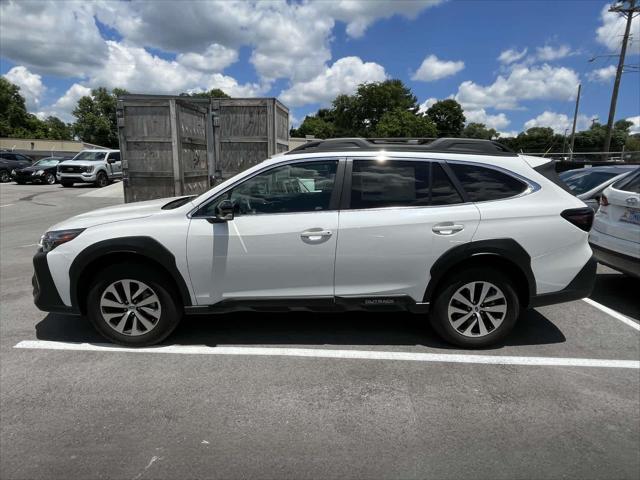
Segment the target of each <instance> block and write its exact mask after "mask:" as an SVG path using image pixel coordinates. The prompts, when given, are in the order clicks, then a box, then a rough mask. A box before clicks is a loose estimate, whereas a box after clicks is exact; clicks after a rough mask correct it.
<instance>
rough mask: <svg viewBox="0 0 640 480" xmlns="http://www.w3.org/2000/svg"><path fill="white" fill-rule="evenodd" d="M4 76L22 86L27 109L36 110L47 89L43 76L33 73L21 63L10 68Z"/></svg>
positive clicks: (21, 91)
mask: <svg viewBox="0 0 640 480" xmlns="http://www.w3.org/2000/svg"><path fill="white" fill-rule="evenodd" d="M4 77H5V78H6V79H7V80H9V81H10V82H11V83H13V84H15V85H17V86H18V87H20V94H21V95H22V96H23V97H24V99H25V103H26V106H27V110H35V109H37V108H38V106H39V105H40V98H41V97H42V94H43V93H44V91H45V90H46V87H45V86H44V84H43V83H42V77H41V76H40V75H37V74H35V73H31V72H30V71H29V70H28V69H27V68H26V67H24V66H22V65H19V66H17V67H13V68H12V69H11V70H9V71H8V72H7V73H6V74H4Z"/></svg>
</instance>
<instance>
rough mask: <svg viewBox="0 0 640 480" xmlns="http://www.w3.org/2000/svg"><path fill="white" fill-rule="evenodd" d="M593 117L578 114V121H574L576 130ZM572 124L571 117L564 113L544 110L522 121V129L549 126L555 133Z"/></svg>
mask: <svg viewBox="0 0 640 480" xmlns="http://www.w3.org/2000/svg"><path fill="white" fill-rule="evenodd" d="M594 118H595V117H588V116H586V115H578V121H577V123H576V130H585V129H587V128H589V125H591V121H592V120H593V119H594ZM572 125H573V117H572V118H569V117H568V116H567V115H565V114H564V113H556V112H549V111H546V110H545V111H544V112H542V113H541V114H540V115H538V116H537V117H535V118H532V119H531V120H527V121H526V122H525V123H524V129H525V130H528V129H529V128H533V127H550V128H552V129H553V131H554V132H555V133H560V134H563V133H564V131H565V130H567V129H569V130H571V127H572Z"/></svg>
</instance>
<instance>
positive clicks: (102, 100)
mask: <svg viewBox="0 0 640 480" xmlns="http://www.w3.org/2000/svg"><path fill="white" fill-rule="evenodd" d="M125 93H127V91H126V90H122V89H119V88H115V89H113V91H111V92H109V91H108V90H107V89H106V88H104V87H99V88H96V89H94V90H91V95H87V96H84V97H82V98H81V99H80V100H79V101H78V105H77V106H76V108H75V109H74V110H73V116H74V117H76V118H77V120H76V122H75V124H74V125H73V130H74V132H75V133H76V135H78V137H79V138H80V139H81V140H82V141H84V142H88V143H93V144H96V145H101V146H103V147H109V148H118V128H117V124H116V105H117V99H118V96H119V95H124V94H125Z"/></svg>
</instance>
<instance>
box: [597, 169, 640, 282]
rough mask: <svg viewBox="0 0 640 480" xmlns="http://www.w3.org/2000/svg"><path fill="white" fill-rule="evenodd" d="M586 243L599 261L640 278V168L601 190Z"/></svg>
mask: <svg viewBox="0 0 640 480" xmlns="http://www.w3.org/2000/svg"><path fill="white" fill-rule="evenodd" d="M589 242H590V243H591V248H592V249H593V252H594V254H595V257H596V258H597V259H598V261H599V262H600V263H602V264H604V265H607V266H609V267H612V268H615V269H616V270H619V271H621V272H623V273H626V274H628V275H631V276H634V277H639V278H640V169H639V170H638V171H637V172H636V173H634V174H632V175H629V176H628V177H625V178H624V179H622V180H619V181H618V182H616V183H614V184H613V185H611V186H610V187H608V188H607V189H606V190H605V191H604V193H603V194H602V196H601V197H600V208H599V209H598V212H597V213H596V216H595V220H594V222H593V228H592V230H591V233H590V235H589Z"/></svg>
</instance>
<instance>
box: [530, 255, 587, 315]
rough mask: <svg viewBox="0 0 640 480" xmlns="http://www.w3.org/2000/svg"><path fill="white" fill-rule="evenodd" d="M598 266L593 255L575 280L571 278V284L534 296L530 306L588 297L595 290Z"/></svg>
mask: <svg viewBox="0 0 640 480" xmlns="http://www.w3.org/2000/svg"><path fill="white" fill-rule="evenodd" d="M597 267H598V263H597V262H596V259H595V258H594V257H591V258H590V259H589V260H588V261H587V263H585V265H584V267H582V269H581V270H580V271H579V272H578V274H577V275H576V276H575V277H574V278H573V280H571V282H570V283H569V285H567V286H566V287H565V288H563V289H562V290H559V291H557V292H551V293H542V294H539V295H535V296H533V297H532V298H531V299H530V301H529V306H530V307H542V306H544V305H553V304H556V303H564V302H571V301H573V300H580V299H581V298H585V297H588V296H589V295H591V292H592V291H593V285H594V283H595V281H596V269H597Z"/></svg>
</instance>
